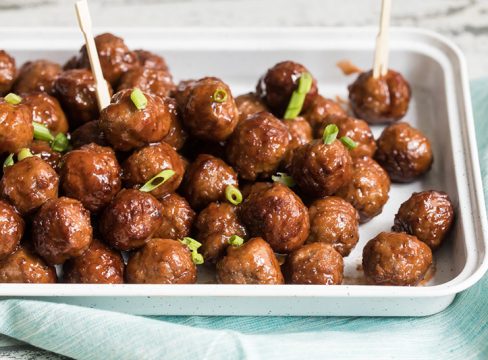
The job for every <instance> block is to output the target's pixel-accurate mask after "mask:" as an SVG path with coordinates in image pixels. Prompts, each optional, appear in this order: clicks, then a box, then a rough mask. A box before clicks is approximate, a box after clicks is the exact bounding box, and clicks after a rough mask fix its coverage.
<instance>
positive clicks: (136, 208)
mask: <svg viewBox="0 0 488 360" xmlns="http://www.w3.org/2000/svg"><path fill="white" fill-rule="evenodd" d="M161 215H162V205H161V203H160V202H159V201H158V200H157V199H156V198H155V197H154V196H152V195H151V194H148V193H145V192H142V191H139V190H135V189H124V190H122V191H121V192H119V193H118V194H117V196H116V197H115V198H114V199H113V200H112V202H111V203H110V204H109V205H108V206H107V207H106V208H105V210H104V212H103V214H102V217H101V219H100V233H101V235H102V237H103V239H104V240H105V241H106V242H107V243H109V244H110V245H111V246H113V247H114V248H116V249H118V250H125V251H127V250H133V249H137V248H139V247H141V246H143V245H144V244H145V243H146V242H147V241H148V240H149V239H150V238H151V237H152V236H153V235H154V233H156V231H157V230H158V229H160V228H161V224H162V222H163V219H162V216H161Z"/></svg>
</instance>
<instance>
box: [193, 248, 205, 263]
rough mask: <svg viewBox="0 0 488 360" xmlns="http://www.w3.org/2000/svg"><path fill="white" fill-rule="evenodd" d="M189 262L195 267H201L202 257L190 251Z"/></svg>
mask: <svg viewBox="0 0 488 360" xmlns="http://www.w3.org/2000/svg"><path fill="white" fill-rule="evenodd" d="M191 260H192V261H193V263H194V264H195V265H201V264H203V255H202V254H199V253H198V252H196V251H192V252H191Z"/></svg>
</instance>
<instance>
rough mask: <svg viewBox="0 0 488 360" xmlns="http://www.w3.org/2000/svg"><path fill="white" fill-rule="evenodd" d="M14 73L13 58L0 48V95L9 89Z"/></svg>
mask: <svg viewBox="0 0 488 360" xmlns="http://www.w3.org/2000/svg"><path fill="white" fill-rule="evenodd" d="M16 75H17V67H16V66H15V59H14V58H13V57H12V56H10V55H9V54H7V53H6V52H5V51H4V50H0V96H4V95H6V94H7V93H8V92H9V91H10V89H11V88H12V85H13V83H14V81H15V76H16Z"/></svg>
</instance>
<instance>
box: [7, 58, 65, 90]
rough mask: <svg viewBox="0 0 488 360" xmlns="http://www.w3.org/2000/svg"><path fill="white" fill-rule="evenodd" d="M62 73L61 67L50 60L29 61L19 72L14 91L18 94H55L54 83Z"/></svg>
mask: <svg viewBox="0 0 488 360" xmlns="http://www.w3.org/2000/svg"><path fill="white" fill-rule="evenodd" d="M60 73H61V65H59V64H57V63H55V62H52V61H49V60H36V61H28V62H26V63H25V64H24V65H22V67H21V68H20V70H19V76H18V77H17V80H15V84H14V87H13V91H14V92H15V93H17V94H27V93H31V92H37V91H41V92H45V93H47V94H49V95H52V94H54V82H55V81H56V78H57V77H58V76H59V74H60Z"/></svg>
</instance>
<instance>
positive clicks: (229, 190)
mask: <svg viewBox="0 0 488 360" xmlns="http://www.w3.org/2000/svg"><path fill="white" fill-rule="evenodd" d="M225 197H226V199H227V200H228V201H229V202H230V203H231V204H233V205H239V204H240V203H241V202H242V193H241V192H240V191H239V189H238V188H236V187H235V186H233V185H227V187H226V188H225Z"/></svg>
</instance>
